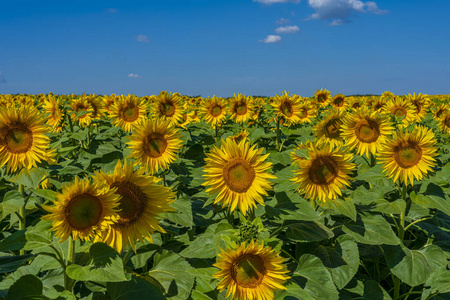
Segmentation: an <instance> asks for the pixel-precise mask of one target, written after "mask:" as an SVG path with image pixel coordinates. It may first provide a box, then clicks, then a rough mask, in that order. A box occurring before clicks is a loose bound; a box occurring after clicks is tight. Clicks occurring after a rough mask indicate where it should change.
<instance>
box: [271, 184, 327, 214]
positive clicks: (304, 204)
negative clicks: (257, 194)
mask: <svg viewBox="0 0 450 300" xmlns="http://www.w3.org/2000/svg"><path fill="white" fill-rule="evenodd" d="M265 204H266V205H265V210H266V213H267V214H268V215H269V216H273V217H279V218H280V219H282V220H298V221H315V220H319V218H320V217H319V214H318V213H317V212H316V211H315V210H314V209H313V208H312V206H311V204H309V202H308V201H306V200H304V199H302V198H301V197H300V195H299V194H298V193H295V192H292V191H287V192H284V191H283V192H277V193H276V194H275V198H274V199H273V200H271V201H267V202H266V203H265Z"/></svg>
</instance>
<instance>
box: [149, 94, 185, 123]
mask: <svg viewBox="0 0 450 300" xmlns="http://www.w3.org/2000/svg"><path fill="white" fill-rule="evenodd" d="M151 111H152V114H153V116H154V117H155V118H158V119H162V120H165V121H168V122H169V123H170V124H171V125H177V124H178V123H180V122H181V121H182V119H183V102H182V100H181V96H180V94H179V93H173V94H172V93H171V92H166V91H162V92H160V93H159V95H158V96H156V98H155V102H154V104H153V107H152V109H151Z"/></svg>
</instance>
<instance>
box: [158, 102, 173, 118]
mask: <svg viewBox="0 0 450 300" xmlns="http://www.w3.org/2000/svg"><path fill="white" fill-rule="evenodd" d="M159 112H160V113H161V115H164V116H166V117H171V116H173V115H174V114H175V104H174V103H173V102H172V101H166V102H162V103H160V104H159Z"/></svg>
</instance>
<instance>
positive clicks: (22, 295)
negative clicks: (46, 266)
mask: <svg viewBox="0 0 450 300" xmlns="http://www.w3.org/2000/svg"><path fill="white" fill-rule="evenodd" d="M42 287H43V286H42V282H41V280H40V279H39V278H37V277H36V276H34V275H25V276H22V277H21V278H20V279H19V280H17V281H16V282H15V283H14V284H13V285H12V286H11V288H10V289H9V291H8V297H6V299H7V300H9V299H11V300H17V299H33V300H38V299H48V298H47V297H44V295H42Z"/></svg>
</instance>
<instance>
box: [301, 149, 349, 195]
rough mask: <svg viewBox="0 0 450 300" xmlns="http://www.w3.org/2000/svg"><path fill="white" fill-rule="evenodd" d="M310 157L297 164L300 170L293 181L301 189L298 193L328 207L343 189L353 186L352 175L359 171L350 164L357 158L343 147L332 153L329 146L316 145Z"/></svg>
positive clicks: (309, 153) (309, 152) (310, 151)
mask: <svg viewBox="0 0 450 300" xmlns="http://www.w3.org/2000/svg"><path fill="white" fill-rule="evenodd" d="M308 156H309V158H308V159H305V160H298V161H297V164H298V166H299V170H296V171H294V174H295V177H294V178H293V179H292V181H294V182H295V183H296V184H298V185H299V186H298V188H297V189H298V191H299V192H300V193H301V194H305V195H306V197H307V198H309V199H319V201H321V202H324V203H325V202H327V201H330V200H334V199H336V198H337V196H338V195H341V194H342V193H341V189H342V188H344V187H345V186H349V185H350V182H349V180H351V179H352V178H351V177H350V173H351V172H352V171H353V169H354V168H355V164H354V163H351V162H350V160H351V159H352V157H353V155H352V154H350V153H348V152H347V151H344V150H342V148H341V147H337V148H335V149H334V150H332V147H331V146H330V145H329V144H319V143H317V142H315V143H311V144H310V145H309V148H308Z"/></svg>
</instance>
